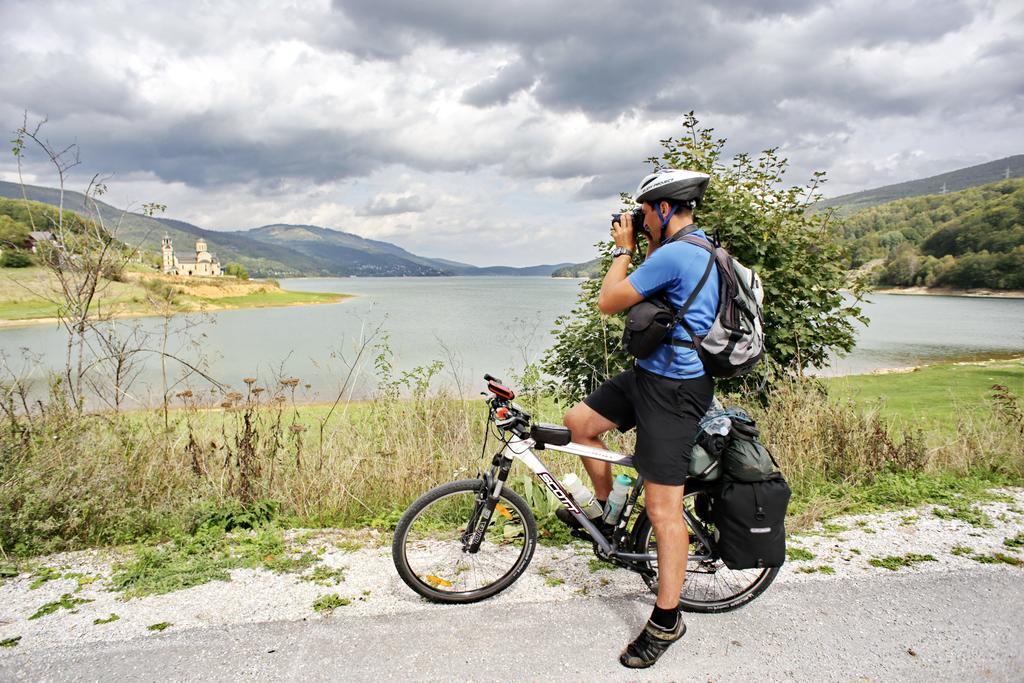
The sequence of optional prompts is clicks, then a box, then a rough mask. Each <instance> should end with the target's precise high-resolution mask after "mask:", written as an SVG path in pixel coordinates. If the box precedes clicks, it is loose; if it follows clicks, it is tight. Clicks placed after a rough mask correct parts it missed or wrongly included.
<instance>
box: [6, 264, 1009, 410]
mask: <svg viewBox="0 0 1024 683" xmlns="http://www.w3.org/2000/svg"><path fill="white" fill-rule="evenodd" d="M281 285H282V287H284V288H285V289H292V290H305V291H320V292H345V293H350V294H355V295H357V296H356V297H355V298H353V299H349V300H346V301H345V302H343V303H339V304H326V305H316V306H298V307H291V308H262V309H242V310H234V311H218V312H215V313H212V314H208V315H206V316H198V317H197V316H189V317H187V318H186V317H184V316H179V317H177V318H175V322H174V324H175V326H177V327H181V326H183V325H184V324H185V323H186V321H188V320H193V321H198V320H201V322H199V323H198V324H197V326H196V327H194V328H193V329H192V331H191V333H190V335H189V336H191V337H193V338H196V341H197V342H198V345H189V344H187V343H185V341H184V335H177V336H176V338H175V340H174V341H173V343H172V345H171V348H172V350H174V351H175V352H176V353H179V354H180V355H182V356H183V357H186V358H187V359H189V360H190V362H194V361H196V360H199V359H200V358H204V357H205V359H206V362H207V366H208V369H209V373H210V374H211V375H212V376H213V377H214V378H216V379H218V380H219V381H221V382H223V383H225V384H227V385H230V386H232V387H234V388H238V387H241V386H243V384H242V379H243V378H245V377H257V378H259V380H260V382H261V383H267V382H273V381H274V378H275V377H282V376H293V377H298V378H299V379H300V380H301V381H302V383H303V384H306V383H308V384H310V388H309V389H308V390H305V391H304V392H302V398H303V399H306V400H328V399H333V398H334V395H335V394H336V392H337V390H338V387H339V386H340V385H341V383H342V380H343V379H344V377H345V376H346V375H347V374H348V373H349V372H350V367H349V366H350V365H353V364H354V365H355V371H354V372H353V375H354V377H355V381H350V382H349V385H348V388H349V391H351V392H352V393H351V395H352V396H353V397H360V396H365V395H366V394H367V393H368V392H369V391H370V390H371V389H372V388H373V386H374V381H373V376H374V373H373V366H374V359H375V357H376V356H377V355H379V353H380V351H381V348H382V346H383V345H385V344H386V346H387V347H388V348H389V349H390V352H391V359H390V360H391V363H392V365H393V367H394V371H395V374H396V375H401V373H402V372H405V371H411V370H413V369H414V368H417V367H422V366H426V365H429V364H430V363H431V362H432V361H435V360H440V361H443V362H444V363H445V369H444V370H443V371H442V373H441V374H440V375H439V376H438V380H437V381H438V382H442V383H447V384H448V385H449V386H456V385H458V386H461V387H463V388H465V389H466V390H467V391H475V390H476V388H478V387H479V386H480V377H481V376H482V375H483V373H485V372H490V373H492V374H497V375H499V376H507V373H508V372H509V371H510V370H512V369H515V370H518V369H520V368H522V367H523V366H524V365H525V364H526V363H528V362H532V361H538V360H540V358H541V357H542V355H543V351H544V350H545V349H546V348H548V347H549V346H550V345H551V343H552V341H553V337H552V336H551V330H552V328H553V327H554V320H555V318H556V317H558V316H559V315H562V314H565V313H568V312H569V311H570V310H571V308H572V307H573V305H574V303H575V300H576V296H577V294H578V292H579V281H578V280H562V279H554V278H546V277H493V278H492V277H488V278H475V277H446V278H309V279H290V280H283V281H282V282H281ZM870 300H871V302H870V303H868V304H866V305H865V307H864V308H865V312H866V313H867V315H868V316H869V317H870V318H871V324H870V325H869V326H868V327H867V328H864V327H862V326H859V330H858V344H857V348H856V349H855V350H854V351H853V353H851V354H850V355H848V356H846V357H843V358H836V359H834V360H833V363H832V365H831V367H830V368H828V369H826V370H824V371H823V372H824V373H827V374H850V373H858V372H867V371H870V370H873V369H878V368H889V367H903V366H908V365H918V364H922V363H927V362H932V361H937V360H947V359H961V358H977V357H989V356H1000V355H1008V354H1012V353H1021V354H1024V299H981V298H966V297H938V296H936V297H932V296H900V295H883V294H878V295H873V296H872V297H871V298H870ZM160 323H161V321H160V320H159V319H153V318H148V319H146V318H144V319H136V320H120V321H117V322H116V323H115V324H116V325H117V326H118V327H119V328H120V329H121V330H123V331H124V332H127V331H128V330H131V329H133V328H136V327H137V328H139V329H140V330H143V331H146V332H148V333H151V334H156V333H157V332H158V330H159V328H160ZM199 335H202V336H201V337H200V336H199ZM368 338H370V339H371V341H370V343H369V344H368V345H367V346H366V347H365V348H364V349H363V353H362V356H361V357H360V358H359V362H358V363H355V360H356V356H357V352H358V350H359V348H360V346H361V345H362V342H363V341H365V340H366V339H368ZM63 339H64V337H63V334H62V333H61V331H60V330H58V329H56V328H55V327H54V326H49V325H48V326H32V327H22V328H7V329H0V353H2V354H4V355H5V356H6V357H7V362H8V363H9V364H11V365H12V366H14V367H19V368H20V367H27V366H26V365H24V361H23V360H21V357H22V352H21V349H23V348H27V349H31V351H32V352H33V353H34V354H36V355H37V356H38V357H39V358H41V359H43V363H42V364H43V365H47V364H49V365H50V366H51V367H53V366H54V365H59V364H60V363H61V362H62V360H61V359H62V358H63V354H64V341H63ZM148 345H149V346H150V347H155V346H157V345H158V340H157V339H156V338H155V337H153V338H151V340H150V342H149V344H148ZM31 365H33V364H32V363H28V366H31ZM36 365H37V367H35V369H34V372H33V373H32V374H33V375H34V376H35V377H36V378H37V380H38V379H39V378H42V377H43V371H42V368H41V367H39V366H38V364H36ZM175 373H176V371H175ZM172 374H174V373H172ZM191 384H192V386H194V387H198V386H200V385H201V383H200V382H197V381H194V378H193V380H191ZM182 386H184V385H182ZM159 387H160V371H159V364H158V363H157V362H155V360H153V359H151V360H150V361H148V362H147V363H146V364H145V366H144V367H142V368H141V371H140V374H139V376H138V378H137V380H136V382H135V384H134V385H133V402H138V403H155V402H158V400H159V399H158V398H155V397H159V395H160V389H159ZM300 389H301V387H300Z"/></svg>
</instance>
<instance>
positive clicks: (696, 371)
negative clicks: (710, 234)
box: [629, 230, 718, 379]
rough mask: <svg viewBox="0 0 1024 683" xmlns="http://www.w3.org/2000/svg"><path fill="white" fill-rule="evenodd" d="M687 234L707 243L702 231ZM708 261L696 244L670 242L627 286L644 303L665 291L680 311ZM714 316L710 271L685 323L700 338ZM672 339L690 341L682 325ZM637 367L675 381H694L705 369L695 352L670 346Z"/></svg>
mask: <svg viewBox="0 0 1024 683" xmlns="http://www.w3.org/2000/svg"><path fill="white" fill-rule="evenodd" d="M690 234H692V235H696V236H697V237H703V238H704V239H707V235H705V234H704V231H703V230H695V231H694V232H692V233H690ZM709 258H711V254H709V253H708V251H707V250H706V249H701V248H700V247H698V246H697V245H695V244H689V243H688V242H682V241H676V242H670V243H668V244H666V245H665V246H663V247H661V248H660V249H658V250H657V251H655V252H654V253H653V254H651V256H650V258H648V259H647V260H646V261H644V262H643V263H642V264H640V267H639V268H637V269H636V270H635V271H633V274H632V275H630V276H629V282H630V284H632V285H633V288H634V289H635V290H636V291H637V292H639V293H640V294H641V295H642V296H643V297H644V298H645V299H646V298H647V297H649V296H651V295H652V294H657V293H658V292H662V291H664V293H665V295H666V296H667V298H668V301H669V303H671V304H672V306H674V307H675V308H677V309H679V308H682V306H683V304H684V303H686V300H687V299H688V298H689V296H690V293H691V292H692V291H693V289H694V287H696V286H697V283H698V282H700V277H701V275H703V274H704V269H705V268H707V266H708V259H709ZM717 312H718V273H717V271H716V269H714V268H713V269H712V270H711V272H710V273H708V279H707V282H705V283H704V286H703V287H702V288H701V291H700V293H699V294H697V298H696V299H694V300H693V303H692V304H690V308H689V310H687V311H686V316H685V317H686V322H687V324H688V325H689V326H690V327H691V329H693V331H694V332H695V333H697V334H698V335H701V336H703V335H705V334H707V333H708V330H710V329H711V325H712V324H714V322H715V314H716V313H717ZM671 338H673V339H683V340H690V335H688V334H687V333H686V330H685V329H684V328H683V326H682V325H680V324H676V326H675V328H674V329H673V330H672V334H671ZM636 364H637V365H639V366H640V367H641V368H643V369H644V370H647V371H648V372H653V373H654V374H656V375H662V376H664V377H674V378H677V379H693V378H694V377H700V376H701V375H703V374H704V365H703V364H702V363H701V362H700V358H699V357H698V356H697V352H696V351H694V350H693V349H688V348H686V347H683V346H674V345H672V344H662V345H661V346H659V347H658V350H657V351H655V352H654V353H653V354H651V355H650V356H648V357H647V358H644V359H643V360H637V362H636Z"/></svg>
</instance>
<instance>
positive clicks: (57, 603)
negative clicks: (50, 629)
mask: <svg viewBox="0 0 1024 683" xmlns="http://www.w3.org/2000/svg"><path fill="white" fill-rule="evenodd" d="M87 602H93V601H92V600H88V599H86V598H76V597H75V596H74V595H72V594H71V593H65V594H64V595H62V596H60V600H54V601H53V602H48V603H46V604H45V605H43V606H42V607H40V608H39V609H37V610H36V611H35V613H34V614H33V615H32V616H30V617H29V619H39V618H42V617H45V616H46V615H48V614H53V613H54V612H56V611H57V610H60V609H69V610H73V609H75V608H76V607H78V606H79V605H84V604H86V603H87Z"/></svg>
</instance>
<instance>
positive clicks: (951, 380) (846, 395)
mask: <svg viewBox="0 0 1024 683" xmlns="http://www.w3.org/2000/svg"><path fill="white" fill-rule="evenodd" d="M823 382H824V384H825V385H826V386H827V387H828V390H829V395H830V396H832V397H833V398H836V399H846V400H850V401H852V402H853V403H854V405H856V406H857V407H859V408H861V409H869V410H877V411H878V412H879V414H880V415H881V416H882V417H884V418H887V419H888V420H889V421H890V423H891V425H892V426H893V427H896V428H903V427H913V428H921V429H924V430H925V431H926V432H928V433H930V434H934V435H936V436H937V437H940V438H941V437H956V435H957V429H958V426H959V425H960V424H961V423H962V422H963V421H964V420H971V419H975V420H977V419H984V418H985V417H986V405H987V403H988V398H989V395H990V392H991V388H992V385H994V384H999V385H1002V386H1005V387H1007V388H1008V389H1010V391H1012V392H1013V393H1014V394H1016V395H1017V396H1022V395H1024V363H1022V362H1020V361H992V362H989V363H985V364H978V365H974V364H971V365H957V364H954V363H942V364H937V365H929V366H926V367H922V368H918V369H917V370H914V371H913V372H907V373H891V374H871V375H850V376H846V377H833V378H828V379H825V380H823Z"/></svg>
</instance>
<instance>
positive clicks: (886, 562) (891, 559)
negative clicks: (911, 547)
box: [868, 553, 937, 571]
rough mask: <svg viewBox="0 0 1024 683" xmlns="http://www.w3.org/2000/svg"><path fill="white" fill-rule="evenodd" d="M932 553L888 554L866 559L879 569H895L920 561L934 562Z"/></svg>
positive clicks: (910, 565)
mask: <svg viewBox="0 0 1024 683" xmlns="http://www.w3.org/2000/svg"><path fill="white" fill-rule="evenodd" d="M936 561H937V560H936V559H935V556H934V555H919V554H917V553H907V554H906V555H889V556H887V557H873V558H871V559H870V560H868V564H870V565H871V566H872V567H878V568H880V569H889V570H891V571H896V570H897V569H902V568H904V567H912V566H914V565H915V564H919V563H921V562H936Z"/></svg>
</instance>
